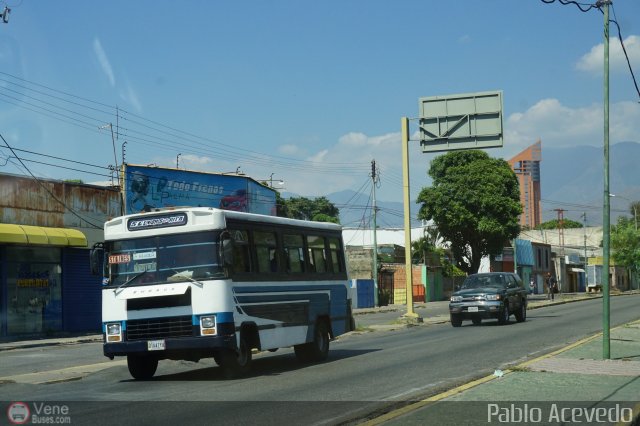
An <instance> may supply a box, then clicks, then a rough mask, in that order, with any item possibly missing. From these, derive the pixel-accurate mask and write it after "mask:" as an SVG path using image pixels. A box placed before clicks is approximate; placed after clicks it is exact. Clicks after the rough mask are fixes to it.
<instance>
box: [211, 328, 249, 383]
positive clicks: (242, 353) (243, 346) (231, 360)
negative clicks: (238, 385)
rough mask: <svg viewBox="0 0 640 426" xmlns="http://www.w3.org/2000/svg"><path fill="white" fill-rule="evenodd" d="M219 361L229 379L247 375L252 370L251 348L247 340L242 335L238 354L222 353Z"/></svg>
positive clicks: (228, 351)
mask: <svg viewBox="0 0 640 426" xmlns="http://www.w3.org/2000/svg"><path fill="white" fill-rule="evenodd" d="M218 360H219V365H220V366H221V367H222V369H223V371H224V376H225V377H226V378H227V379H235V378H237V377H241V376H243V375H245V374H247V373H248V372H249V370H250V369H251V348H249V345H248V344H247V340H246V338H245V337H244V336H243V335H240V345H239V347H238V352H237V353H236V352H235V351H232V350H226V351H224V352H222V353H220V355H219V356H218Z"/></svg>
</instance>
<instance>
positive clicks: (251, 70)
mask: <svg viewBox="0 0 640 426" xmlns="http://www.w3.org/2000/svg"><path fill="white" fill-rule="evenodd" d="M5 6H7V7H9V8H10V9H11V12H10V15H9V22H8V23H0V135H2V137H3V138H4V139H5V140H6V142H7V143H8V144H9V145H10V146H11V147H12V148H13V149H14V151H13V152H11V151H10V150H9V149H8V148H7V147H6V146H4V143H3V142H1V141H0V173H12V174H21V175H27V174H29V173H33V174H34V175H35V176H38V177H42V178H53V179H82V180H83V181H84V182H96V181H105V180H109V178H110V176H111V175H112V173H111V171H110V170H112V169H113V168H114V166H117V165H120V164H121V163H122V162H123V153H124V161H125V162H127V163H129V164H138V165H140V164H144V165H146V164H156V165H158V166H162V167H176V162H177V163H178V167H179V168H181V169H189V170H197V171H206V172H223V173H227V172H236V171H239V172H242V173H245V174H246V175H248V176H250V177H252V178H254V179H256V180H259V181H265V180H266V181H269V182H270V183H273V186H274V187H276V188H277V189H281V190H283V191H286V192H291V193H295V194H298V195H302V196H309V197H315V196H322V195H327V194H330V193H333V192H338V191H343V190H353V191H358V192H363V193H367V194H368V193H369V191H370V189H371V177H370V174H371V161H372V160H375V161H376V164H377V167H378V169H379V172H380V182H379V186H378V188H377V198H378V199H380V200H384V201H402V166H401V134H400V123H401V117H409V118H410V119H412V120H411V122H410V133H411V135H412V136H411V142H410V144H409V145H410V146H409V156H410V182H411V192H412V198H415V196H416V194H417V192H418V191H419V190H420V188H421V187H423V186H425V185H428V184H429V182H430V181H429V179H428V177H427V170H428V166H429V162H430V161H431V160H432V159H433V158H434V157H435V156H436V155H439V154H433V153H423V152H422V150H421V148H420V143H419V140H418V139H419V136H418V122H417V121H416V120H415V118H417V117H418V100H419V98H421V97H430V96H446V95H451V94H459V93H470V92H484V91H495V90H500V91H502V92H503V101H504V112H503V114H504V120H503V121H504V146H503V147H502V148H494V149H491V150H488V153H489V154H490V155H491V156H493V157H500V158H505V159H508V158H510V157H512V156H513V155H515V154H516V153H518V152H520V151H521V150H523V149H525V148H526V147H527V146H529V145H531V144H533V143H535V142H536V141H537V140H538V139H540V140H541V141H542V147H543V150H542V156H543V161H544V155H545V150H544V148H545V147H570V146H579V145H591V146H602V145H603V142H602V141H603V91H604V89H603V41H604V40H603V27H604V19H603V14H602V13H601V12H600V11H599V10H597V9H592V10H591V11H589V12H586V13H585V12H581V11H580V10H579V9H578V7H576V6H575V5H562V4H561V3H560V2H554V3H552V4H546V3H545V2H543V1H541V0H518V1H515V0H485V1H479V0H456V1H435V0H396V1H381V0H367V1H364V0H362V1H359V0H351V1H345V0H326V1H307V0H295V1H294V0H278V1H276V0H272V1H258V0H256V1H233V2H230V1H218V0H215V1H214V0H211V1H205V0H199V1H196V0H188V1H181V2H168V1H162V0H154V1H148V0H138V1H134V2H132V1H124V0H114V1H108V2H105V1H89V0H82V1H79V0H78V1H76V0H67V1H63V2H45V1H34V0H11V1H5V2H3V3H2V4H0V10H1V9H4V7H5ZM614 12H615V13H614ZM611 18H612V19H615V20H616V22H617V23H618V24H619V26H620V29H621V32H622V37H623V40H624V45H625V47H626V50H627V54H628V56H629V58H630V61H631V65H632V68H633V70H634V72H635V73H636V78H637V79H640V1H638V0H615V1H614V2H613V11H612V12H611ZM617 37H618V31H617V28H616V27H615V26H614V25H612V27H611V43H610V102H611V104H610V111H611V115H610V116H611V125H610V126H611V128H610V132H611V133H610V135H611V136H610V138H611V139H610V141H611V143H612V144H615V143H617V142H623V141H635V142H640V103H639V102H638V101H639V100H640V97H639V95H638V93H637V92H636V89H635V87H634V84H633V81H632V79H631V74H630V72H629V68H628V65H627V63H626V60H625V59H624V55H623V54H622V49H621V45H620V42H619V41H618V39H617ZM111 130H113V135H112V133H111ZM125 143H126V144H125ZM16 156H17V157H20V158H21V159H23V163H24V165H23V164H21V163H20V162H19V161H18V160H17V159H16V158H15V157H16ZM25 166H26V168H28V170H27V169H25ZM612 167H615V165H612Z"/></svg>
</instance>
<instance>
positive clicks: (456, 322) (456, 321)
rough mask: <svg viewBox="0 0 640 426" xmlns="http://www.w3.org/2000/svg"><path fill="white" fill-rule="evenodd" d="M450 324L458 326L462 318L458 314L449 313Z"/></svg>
mask: <svg viewBox="0 0 640 426" xmlns="http://www.w3.org/2000/svg"><path fill="white" fill-rule="evenodd" d="M451 325H452V326H454V327H460V326H461V325H462V318H460V315H454V314H451Z"/></svg>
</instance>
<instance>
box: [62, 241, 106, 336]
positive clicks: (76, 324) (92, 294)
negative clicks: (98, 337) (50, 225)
mask: <svg viewBox="0 0 640 426" xmlns="http://www.w3.org/2000/svg"><path fill="white" fill-rule="evenodd" d="M101 281H102V277H100V276H94V275H91V267H90V264H89V250H88V249H76V248H65V249H63V250H62V325H63V330H64V331H71V332H80V331H82V332H96V333H101V321H102V320H101V316H102V315H101V313H102V303H101V298H100V297H101Z"/></svg>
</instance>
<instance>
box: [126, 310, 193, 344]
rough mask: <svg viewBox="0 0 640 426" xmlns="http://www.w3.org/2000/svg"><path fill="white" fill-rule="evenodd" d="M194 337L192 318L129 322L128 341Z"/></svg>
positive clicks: (150, 319) (151, 319) (182, 317)
mask: <svg viewBox="0 0 640 426" xmlns="http://www.w3.org/2000/svg"><path fill="white" fill-rule="evenodd" d="M188 336H193V326H192V324H191V316H188V315H187V316H181V317H167V318H149V319H141V320H130V321H127V340H150V339H162V338H166V337H188Z"/></svg>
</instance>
